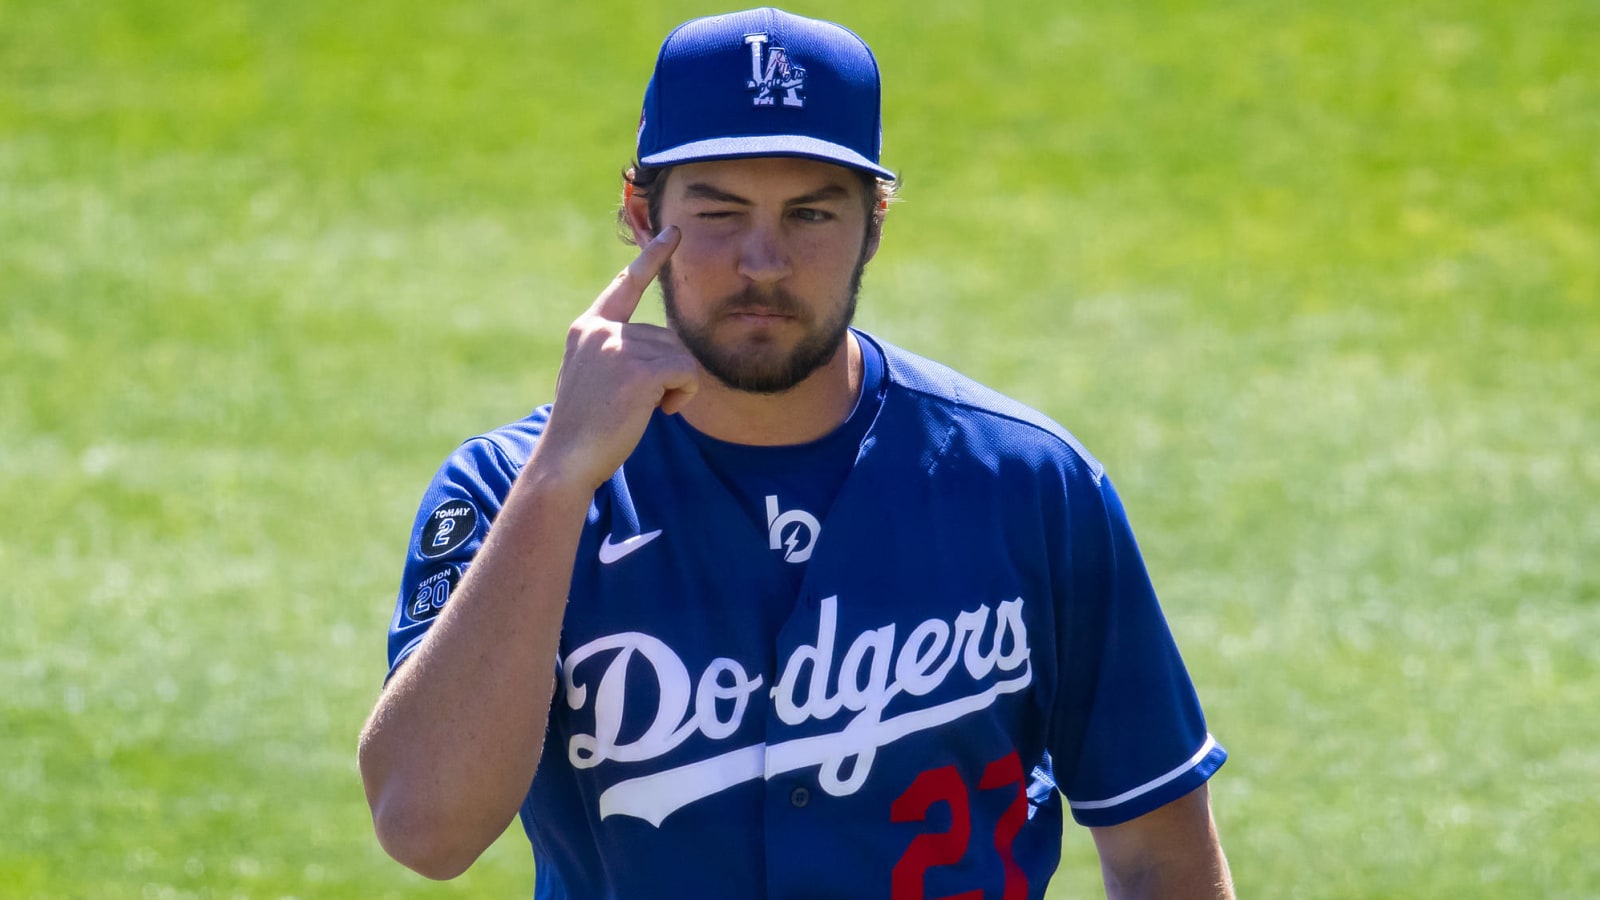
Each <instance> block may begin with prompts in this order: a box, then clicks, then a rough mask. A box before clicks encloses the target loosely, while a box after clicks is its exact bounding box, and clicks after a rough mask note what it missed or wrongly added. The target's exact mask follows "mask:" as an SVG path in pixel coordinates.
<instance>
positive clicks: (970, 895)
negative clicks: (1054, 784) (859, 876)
mask: <svg viewBox="0 0 1600 900" xmlns="http://www.w3.org/2000/svg"><path fill="white" fill-rule="evenodd" d="M1012 786H1015V792H1016V797H1015V799H1013V800H1012V801H1011V805H1010V806H1008V807H1006V811H1005V812H1004V813H1003V814H1001V816H1000V820H999V821H998V822H996V823H995V829H994V848H995V850H996V851H997V852H998V853H999V854H1000V863H1001V865H1002V866H1003V867H1004V869H1005V873H1006V880H1005V888H1004V891H1003V892H1002V894H1001V898H1002V900H1023V898H1025V897H1027V896H1028V877H1027V876H1026V875H1025V874H1023V872H1022V867H1021V866H1019V865H1017V860H1016V857H1015V855H1014V854H1013V853H1012V850H1011V842H1012V841H1013V840H1014V839H1015V838H1016V836H1017V832H1019V831H1021V830H1022V825H1023V823H1024V822H1026V821H1027V820H1028V795H1027V793H1026V791H1025V790H1024V788H1023V784H1022V761H1021V760H1020V759H1019V758H1018V756H1017V753H1016V751H1015V750H1013V751H1012V752H1011V753H1009V754H1007V755H1006V756H1003V757H1001V758H1000V759H997V760H995V761H994V762H992V763H990V764H989V765H988V767H987V768H985V769H984V770H983V777H982V778H981V779H979V781H978V790H980V791H988V790H996V789H999V788H1005V787H1012ZM941 800H942V801H944V802H945V803H946V804H948V805H949V807H950V830H949V831H943V832H938V833H935V834H919V835H917V836H916V838H915V839H913V840H912V841H911V846H909V847H907V848H906V852H905V854H904V855H902V856H901V857H900V861H899V862H897V863H895V865H894V874H893V876H892V880H891V894H890V896H891V897H892V898H893V900H926V897H927V894H926V893H925V891H924V885H923V878H924V876H925V875H926V873H927V871H928V870H929V869H931V868H933V867H935V866H948V865H954V864H956V863H959V862H960V861H961V858H962V857H963V856H966V854H967V842H968V841H969V840H970V839H971V837H972V811H971V806H970V803H969V801H968V791H967V785H966V783H965V782H964V781H962V780H961V773H960V771H959V770H957V769H956V767H955V766H941V767H940V768H937V769H929V770H927V771H926V772H923V773H922V774H921V775H918V776H917V777H916V779H915V780H914V781H912V782H911V786H910V787H908V788H906V789H905V792H904V793H902V794H901V795H900V796H899V797H898V798H896V799H895V801H894V804H893V805H892V806H890V807H889V819H890V821H893V822H923V821H927V818H928V810H929V809H931V808H932V807H933V804H935V803H938V802H939V801H941ZM941 900H983V892H982V891H980V890H972V891H963V892H962V893H960V894H954V895H952V896H949V897H945V898H941Z"/></svg>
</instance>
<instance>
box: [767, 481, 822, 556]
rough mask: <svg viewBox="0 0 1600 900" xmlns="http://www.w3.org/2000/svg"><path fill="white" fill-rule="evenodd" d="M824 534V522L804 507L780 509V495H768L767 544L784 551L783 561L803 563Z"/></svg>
mask: <svg viewBox="0 0 1600 900" xmlns="http://www.w3.org/2000/svg"><path fill="white" fill-rule="evenodd" d="M820 534H822V523H821V522H818V521H817V517H816V516H813V515H812V514H811V513H808V512H806V511H805V510H803V509H791V510H789V511H788V512H780V511H779V510H778V495H777V494H768V495H767V546H768V547H771V548H772V549H773V550H782V551H783V561H784V562H792V563H803V562H805V561H806V560H808V559H810V558H811V548H812V547H815V546H816V545H817V536H818V535H820Z"/></svg>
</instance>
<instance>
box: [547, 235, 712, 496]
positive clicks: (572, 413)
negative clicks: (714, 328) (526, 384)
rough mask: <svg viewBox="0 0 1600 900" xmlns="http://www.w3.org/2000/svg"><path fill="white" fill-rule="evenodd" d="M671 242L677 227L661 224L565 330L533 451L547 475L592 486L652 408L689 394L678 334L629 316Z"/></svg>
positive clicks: (612, 466) (633, 441)
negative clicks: (549, 403)
mask: <svg viewBox="0 0 1600 900" xmlns="http://www.w3.org/2000/svg"><path fill="white" fill-rule="evenodd" d="M678 240H679V232H678V229H677V228H675V227H672V226H668V227H666V228H664V229H662V230H661V233H660V234H658V235H657V236H656V238H655V240H652V241H651V242H650V243H648V244H646V245H645V246H644V248H643V249H642V250H640V251H639V255H638V257H637V258H635V259H634V261H633V262H631V263H629V264H628V267H627V268H626V269H623V270H622V271H621V272H620V273H618V275H617V277H616V278H614V279H612V281H611V284H610V285H608V286H607V287H606V289H605V290H604V291H601V292H600V296H599V297H597V298H595V301H594V303H593V304H592V305H590V307H589V309H588V310H587V311H586V312H584V314H583V315H581V316H579V317H578V319H577V321H575V322H573V323H572V327H571V328H570V329H568V330H567V347H566V354H565V355H564V356H563V357H562V360H561V373H560V375H559V376H558V378H557V381H556V399H555V406H554V408H553V410H552V412H551V415H550V422H549V424H548V425H546V427H545V432H544V436H543V437H542V438H541V439H540V442H539V448H538V451H537V464H538V466H539V467H540V468H541V469H542V470H544V471H545V473H546V474H558V473H559V475H560V476H561V477H571V478H573V479H577V480H578V481H579V482H580V483H581V485H582V487H583V488H584V489H586V490H589V491H593V490H594V489H595V488H598V487H599V486H600V485H601V484H602V483H603V482H604V481H605V480H606V479H607V478H610V477H611V473H613V472H615V471H616V470H617V467H619V466H621V465H622V463H623V461H624V460H626V459H627V458H628V454H630V453H632V452H633V448H634V447H635V446H637V445H638V443H639V438H640V437H641V436H642V435H643V434H644V429H645V426H646V425H647V424H648V423H649V421H650V415H651V413H652V412H654V410H655V409H656V407H660V408H661V410H662V411H663V412H667V413H675V412H678V411H680V410H682V409H683V408H684V407H685V406H687V405H688V403H689V401H690V400H691V399H693V398H694V394H695V391H696V389H697V388H698V387H699V370H698V369H697V368H696V366H695V361H694V357H692V356H691V355H690V354H689V351H688V350H686V349H684V346H683V344H682V343H681V342H680V341H679V340H678V336H677V335H675V334H673V333H672V331H671V330H669V329H666V328H662V327H661V326H659V325H650V324H646V323H643V322H630V321H628V320H629V319H630V318H632V316H633V313H634V310H636V309H637V308H638V306H639V300H640V298H642V297H643V296H644V291H645V288H647V287H649V285H650V282H651V281H653V280H654V279H655V277H656V275H657V274H658V273H659V272H660V271H661V267H662V266H664V265H665V264H666V262H667V259H668V258H669V257H671V256H672V252H673V251H674V250H676V249H677V248H678ZM552 467H553V468H554V471H552Z"/></svg>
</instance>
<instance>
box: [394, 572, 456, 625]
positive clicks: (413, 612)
mask: <svg viewBox="0 0 1600 900" xmlns="http://www.w3.org/2000/svg"><path fill="white" fill-rule="evenodd" d="M460 583H461V568H460V567H459V566H444V567H443V568H441V569H439V570H438V571H435V572H430V573H429V574H427V575H425V576H423V578H422V581H420V582H418V583H417V589H416V590H415V591H412V592H411V596H410V597H407V598H406V618H408V619H410V620H411V621H413V622H426V621H427V620H429V619H431V618H433V617H434V616H437V615H438V614H439V611H440V610H442V609H444V605H445V603H446V602H447V601H449V599H450V594H451V593H453V592H454V591H455V589H456V585H458V584H460Z"/></svg>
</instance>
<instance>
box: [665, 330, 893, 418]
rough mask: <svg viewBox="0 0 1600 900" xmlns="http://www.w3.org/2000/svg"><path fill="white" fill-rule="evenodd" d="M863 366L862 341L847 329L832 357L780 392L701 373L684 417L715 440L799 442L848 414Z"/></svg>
mask: <svg viewBox="0 0 1600 900" xmlns="http://www.w3.org/2000/svg"><path fill="white" fill-rule="evenodd" d="M862 370H863V366H862V361H861V345H860V344H858V343H857V340H856V336H855V334H854V333H853V332H851V333H847V334H846V337H845V343H844V346H843V347H842V348H841V349H840V352H838V353H835V354H834V355H833V359H831V360H829V361H828V362H827V363H826V364H825V365H823V366H822V367H821V368H819V369H817V370H816V371H815V372H812V373H811V374H810V375H809V376H807V377H806V380H804V381H802V382H800V383H799V384H797V385H795V386H794V387H793V388H790V389H789V390H787V391H784V392H783V393H781V394H752V393H749V392H748V391H738V390H734V389H733V388H730V387H728V386H727V385H725V384H723V383H722V382H720V381H718V380H717V379H715V378H713V377H712V376H710V375H708V374H706V373H705V372H701V376H700V390H699V392H698V393H696V394H695V396H694V400H693V401H691V402H690V403H689V406H688V407H687V408H686V409H684V411H683V418H684V421H686V422H688V423H689V424H690V425H691V426H693V427H694V429H695V430H696V431H699V432H700V433H701V434H705V435H709V436H710V437H714V438H716V439H717V440H719V441H728V442H729V443H734V444H751V445H755V446H768V447H778V446H785V445H789V444H804V443H807V442H810V441H814V440H816V439H818V438H820V437H823V436H824V435H827V434H828V433H830V432H832V431H833V430H834V429H835V428H838V427H839V426H840V425H842V424H843V423H844V420H845V419H848V418H849V417H850V412H851V410H853V409H855V406H856V398H857V397H859V396H861V381H862V378H863V374H862Z"/></svg>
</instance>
